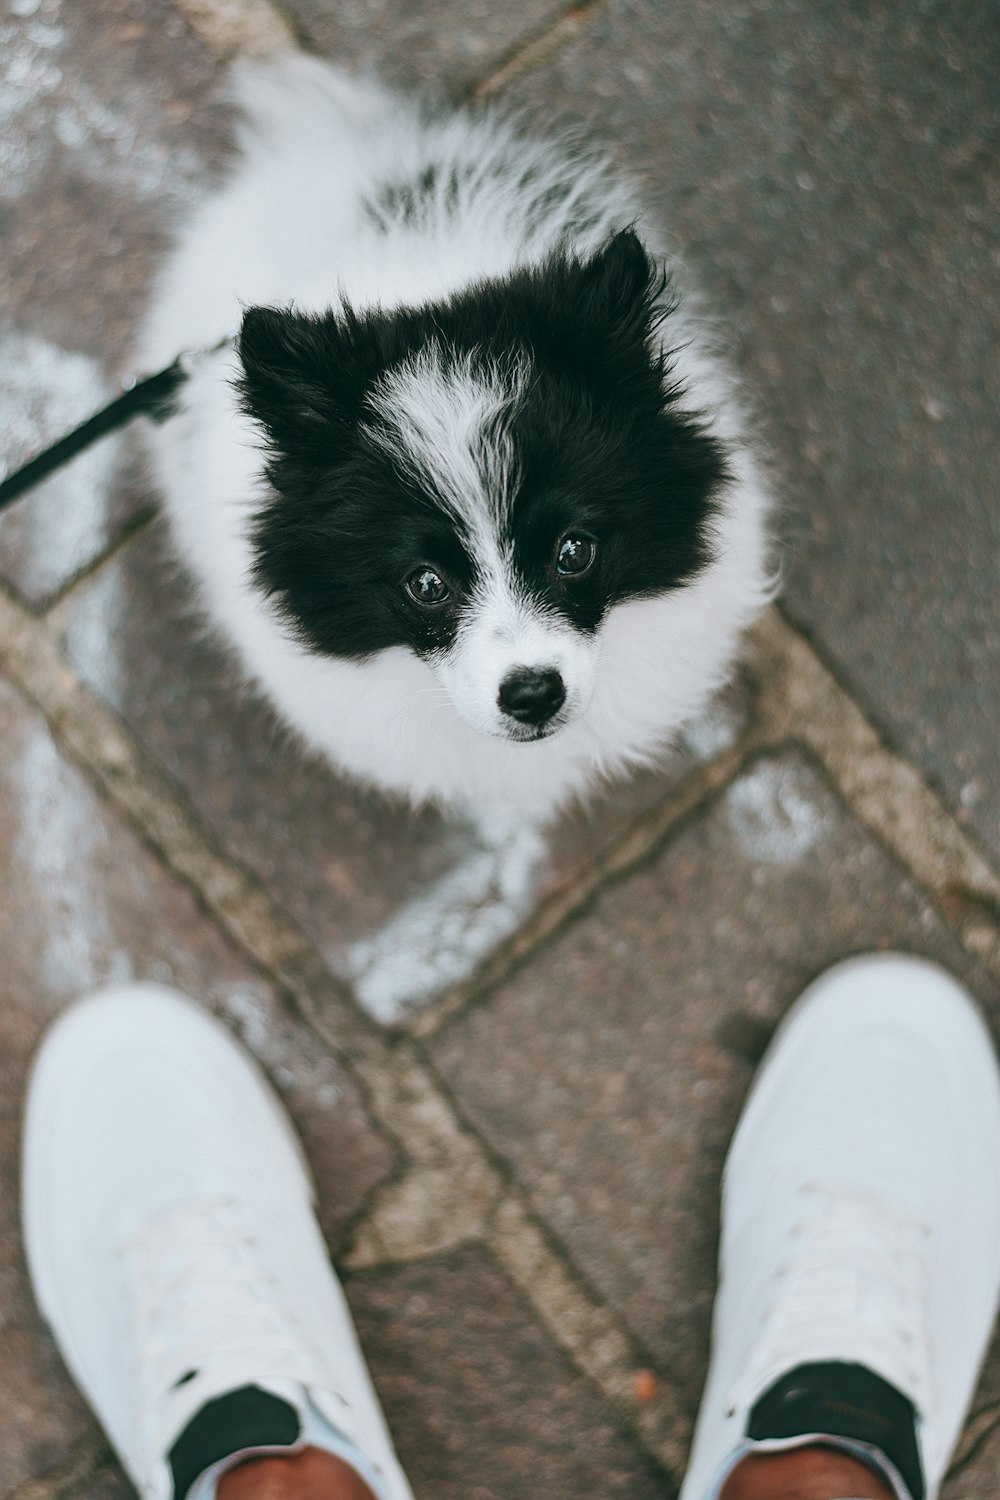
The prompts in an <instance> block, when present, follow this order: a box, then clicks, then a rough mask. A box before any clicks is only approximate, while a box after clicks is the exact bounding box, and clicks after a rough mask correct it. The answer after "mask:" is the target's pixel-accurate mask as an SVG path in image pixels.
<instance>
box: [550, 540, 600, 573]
mask: <svg viewBox="0 0 1000 1500" xmlns="http://www.w3.org/2000/svg"><path fill="white" fill-rule="evenodd" d="M596 556H597V543H596V542H595V541H594V538H593V537H592V536H586V535H584V533H583V532H582V531H577V532H572V533H571V534H570V535H569V536H564V537H563V539H562V541H561V542H560V543H559V546H558V547H557V548H556V572H557V573H562V574H563V576H564V577H567V578H570V577H572V578H578V577H579V576H580V574H581V573H586V571H587V569H588V568H589V567H590V565H591V563H592V562H593V561H594V558H595V557H596Z"/></svg>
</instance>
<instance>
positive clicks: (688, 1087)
mask: <svg viewBox="0 0 1000 1500" xmlns="http://www.w3.org/2000/svg"><path fill="white" fill-rule="evenodd" d="M887 947H902V948H905V949H909V950H912V951H916V952H922V953H927V954H930V955H932V956H937V957H939V958H940V959H942V960H943V961H945V962H946V963H948V964H949V965H951V966H952V967H954V968H955V969H957V970H958V971H960V972H961V971H963V970H964V971H966V972H967V971H968V963H967V961H966V960H965V959H964V958H963V955H962V953H961V952H960V951H959V950H958V949H957V947H956V945H955V944H954V943H953V941H952V940H951V939H950V937H949V936H948V935H947V934H946V933H945V931H944V930H943V929H942V926H941V924H940V922H939V921H938V919H937V918H936V916H935V915H934V913H933V911H932V910H931V909H930V908H929V906H928V904H927V902H926V900H925V899H924V898H923V897H922V896H921V895H920V894H919V893H918V892H917V891H915V890H914V889H913V887H912V886H910V885H909V884H908V883H907V882H906V881H905V880H904V879H903V878H902V877H901V876H900V874H899V872H898V870H897V869H896V868H895V867H894V866H893V865H892V864H891V863H890V861H889V860H888V859H887V858H886V856H885V855H884V854H883V853H882V851H881V850H880V849H879V848H878V847H877V846H876V845H875V844H874V843H873V842H872V841H871V840H870V838H869V837H868V836H867V835H866V834H865V833H864V831H863V830H862V829H861V828H860V827H859V826H858V825H857V824H856V823H855V822H854V820H853V819H852V818H850V817H849V816H848V815H847V814H846V813H845V812H844V810H843V809H842V807H841V806H840V804H839V803H838V802H837V800H836V799H835V798H834V796H833V795H832V793H831V792H830V791H829V789H828V788H827V786H826V785H825V783H824V782H823V781H822V780H821V779H820V777H819V775H818V773H817V772H815V771H814V770H813V769H812V767H811V766H810V764H809V763H808V762H807V761H806V760H805V759H803V758H802V757H800V755H799V754H798V753H797V752H795V751H792V750H789V751H786V752H783V753H781V754H777V755H768V756H765V757H763V758H760V759H757V760H755V761H752V762H751V763H750V765H749V766H748V768H747V769H746V770H745V771H744V772H743V773H742V774H741V775H740V776H739V777H738V778H737V780H736V781H735V782H734V783H733V784H732V785H731V787H730V788H729V789H728V790H727V791H726V792H725V794H724V795H723V796H722V797H721V798H720V799H719V800H718V801H717V802H716V803H715V804H714V806H711V807H710V808H709V809H708V810H707V811H705V812H704V813H703V814H702V815H701V816H699V817H698V818H697V819H695V820H694V821H693V822H691V823H690V824H689V826H688V827H687V828H686V829H684V830H683V831H682V832H680V833H679V834H678V835H677V837H676V838H675V839H674V840H673V841H672V842H671V843H670V844H669V846H668V847H667V848H666V849H665V850H664V851H663V853H662V855H661V856H660V857H659V858H658V859H656V860H655V862H653V863H652V864H651V865H649V866H648V867H647V868H645V869H643V870H641V871H640V872H639V873H637V874H635V875H633V876H632V877H631V878H630V879H628V880H626V881H624V882H622V883H621V884H619V885H616V886H613V887H611V888H610V889H608V890H606V891H605V892H604V893H603V894H602V895H601V896H600V897H599V899H598V900H597V902H596V903H595V904H594V907H593V909H592V910H591V912H590V913H589V914H588V915H586V916H584V917H583V918H581V919H580V920H579V921H577V922H575V923H573V924H572V925H570V926H569V927H568V928H567V929H566V930H565V931H564V932H563V933H562V934H561V935H560V936H559V937H558V939H557V940H556V941H554V942H553V943H552V944H551V945H550V946H549V947H548V948H547V949H545V950H544V951H542V952H541V953H539V954H538V955H537V956H536V957H535V958H534V960H532V961H531V962H530V963H528V964H526V965H525V966H523V967H522V968H521V969H520V970H519V971H518V973H517V974H516V976H515V977H514V978H513V979H512V980H511V981H510V982H509V983H508V984H506V985H504V986H502V987H501V988H500V989H499V990H498V992H497V993H496V994H495V995H494V996H493V997H492V998H491V1000H490V1002H489V1004H487V1005H484V1006H483V1007H482V1008H480V1009H478V1010H475V1011H473V1012H471V1013H470V1014H468V1015H467V1016H465V1017H464V1018H461V1019H459V1020H457V1021H455V1022H453V1023H452V1024H451V1026H450V1027H449V1028H448V1029H446V1030H445V1032H444V1033H443V1034H442V1035H441V1036H440V1037H439V1038H438V1039H437V1040H436V1041H435V1042H434V1043H433V1044H432V1053H433V1056H434V1059H435V1061H436V1064H437V1066H438V1067H439V1069H440V1071H441V1074H442V1076H443V1078H444V1081H445V1083H446V1085H447V1086H448V1087H449V1089H450V1090H451V1091H453V1093H454V1094H455V1096H456V1097H457V1099H458V1100H459V1103H460V1106H461V1107H462V1109H463V1110H464V1112H465V1114H466V1116H467V1118H468V1119H469V1120H470V1121H471V1123H472V1124H473V1125H474V1126H475V1127H476V1128H477V1129H478V1130H480V1131H481V1132H482V1133H483V1134H484V1135H485V1136H486V1138H487V1140H488V1141H489V1142H490V1143H491V1144H492V1146H493V1147H494V1149H495V1150H497V1151H498V1152H499V1153H500V1154H501V1155H502V1156H503V1157H504V1158H505V1159H506V1160H507V1161H508V1162H509V1163H510V1164H511V1165H512V1166H513V1168H514V1169H515V1171H516V1173H517V1176H518V1178H519V1179H520V1181H521V1183H522V1184H523V1186H524V1187H525V1188H526V1190H527V1191H528V1193H529V1196H530V1198H531V1201H532V1203H533V1204H534V1206H535V1208H536V1209H537V1211H538V1212H539V1213H540V1214H541V1215H542V1216H543V1218H544V1219H545V1220H546V1222H547V1223H548V1224H549V1225H550V1227H551V1228H552V1230H553V1231H554V1232H555V1233H556V1235H557V1236H558V1238H559V1241H560V1243H561V1244H562V1245H563V1246H564V1247H565V1248H566V1250H567V1251H568V1253H569V1254H570V1256H571V1258H572V1259H573V1261H574V1262H575V1263H576V1264H577V1266H578V1267H579V1268H580V1269H581V1270H582V1271H583V1272H584V1274H585V1275H586V1276H587V1277H588V1278H589V1280H590V1282H591V1284H592V1285H593V1286H594V1287H596V1289H597V1291H598V1293H599V1294H600V1295H601V1296H603V1297H605V1298H606V1299H607V1300H608V1302H609V1303H610V1305H611V1306H612V1307H613V1308H614V1309H615V1310H616V1311H617V1312H618V1313H619V1314H620V1315H621V1316H622V1317H623V1318H624V1319H625V1321H626V1322H627V1324H628V1326H629V1327H630V1328H631V1330H632V1332H633V1334H634V1335H635V1337H636V1338H637V1339H638V1340H639V1342H640V1344H641V1345H643V1346H644V1347H645V1348H646V1349H648V1350H649V1351H651V1353H652V1355H653V1357H654V1359H655V1361H656V1362H657V1363H658V1364H659V1365H660V1366H661V1368H664V1369H669V1370H670V1371H671V1372H672V1374H673V1376H674V1377H675V1379H676V1380H677V1381H678V1382H679V1384H680V1385H681V1387H682V1389H683V1390H684V1391H685V1392H686V1393H687V1397H688V1400H689V1403H690V1409H691V1411H692V1413H693V1411H694V1408H695V1405H696V1402H697V1399H698V1395H699V1392H700V1389H701V1384H702V1380H703V1376H704V1371H705V1364H706V1356H707V1343H708V1331H709V1315H710V1310H711V1303H712V1296H713V1289H714V1281H713V1277H714V1262H715V1242H716V1230H717V1200H718V1191H719V1177H720V1171H721V1166H722V1161H723V1158H724V1155H725V1151H726V1149H727V1146H728V1142H729V1139H730V1136H731V1133H732V1130H733V1128H734V1126H735V1123H736V1120H737V1117H738V1114H739V1110H740V1107H741V1104H742V1100H743V1098H744V1095H745V1093H746V1090H747V1087H748V1085H749V1082H750V1079H751V1077H752V1073H753V1067H754V1065H755V1063H756V1061H757V1058H758V1055H759V1052H760V1050H761V1047H762V1044H763V1041H764V1039H765V1038H766V1037H767V1035H768V1034H769V1032H770V1030H771V1028H772V1027H773V1025H774V1023H775V1022H776V1020H777V1019H778V1017H779V1016H780V1015H781V1014H782V1013H783V1011H784V1010H785V1009H786V1007H787V1006H788V1005H789V1004H790V1003H791V1001H792V1000H793V999H794V998H795V996H796V995H797V994H798V993H799V992H800V990H801V989H802V988H803V987H804V985H805V984H806V983H807V982H808V981H809V980H810V979H811V978H813V977H814V975H816V974H817V973H818V972H819V971H820V970H822V969H823V968H825V967H826V966H827V965H828V964H829V963H831V962H833V961H835V960H836V959H839V958H843V957H846V956H848V955H849V954H851V953H855V952H859V951H864V950H867V949H871V948H887ZM976 983H977V986H978V987H979V990H980V993H981V994H982V996H983V998H984V999H986V1000H988V1001H989V1002H990V1006H991V1012H990V1014H991V1018H992V1019H993V1020H994V1021H996V1019H997V1016H998V1015H1000V1010H998V1009H997V999H998V997H997V995H996V993H995V991H994V990H993V989H991V987H990V986H989V984H988V982H987V981H984V980H982V979H981V978H977V979H976Z"/></svg>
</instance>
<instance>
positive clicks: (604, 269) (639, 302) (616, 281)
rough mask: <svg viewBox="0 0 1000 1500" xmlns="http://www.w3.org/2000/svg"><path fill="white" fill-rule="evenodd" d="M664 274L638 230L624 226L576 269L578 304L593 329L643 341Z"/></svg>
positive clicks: (653, 316)
mask: <svg viewBox="0 0 1000 1500" xmlns="http://www.w3.org/2000/svg"><path fill="white" fill-rule="evenodd" d="M665 286H666V278H665V276H664V275H663V273H662V272H661V271H660V269H659V267H658V266H657V264H656V262H655V261H654V260H653V257H652V256H651V255H650V254H649V252H648V251H647V250H646V248H645V246H644V245H643V243H642V241H641V240H640V239H639V236H638V235H637V234H636V232H635V230H634V229H622V230H620V231H619V232H618V233H617V234H615V235H613V236H612V237H611V239H610V240H608V242H607V244H606V245H604V246H602V247H601V249H600V250H598V251H597V253H596V255H594V256H592V257H591V259H590V260H587V261H584V262H583V263H582V265H580V266H579V268H578V271H577V287H576V297H575V302H576V307H577V310H578V313H579V314H580V315H581V316H582V317H583V318H584V319H585V320H586V321H587V323H589V324H590V325H591V326H592V327H593V328H595V329H597V330H600V331H601V332H602V333H603V334H604V335H608V334H610V335H611V336H612V337H613V338H615V339H617V340H620V341H621V342H623V343H629V342H635V341H639V342H642V343H645V341H646V340H647V338H648V337H649V334H650V331H651V329H652V327H653V324H654V322H655V321H656V318H657V317H658V315H659V314H658V304H659V302H660V299H661V297H662V294H663V292H664V289H665Z"/></svg>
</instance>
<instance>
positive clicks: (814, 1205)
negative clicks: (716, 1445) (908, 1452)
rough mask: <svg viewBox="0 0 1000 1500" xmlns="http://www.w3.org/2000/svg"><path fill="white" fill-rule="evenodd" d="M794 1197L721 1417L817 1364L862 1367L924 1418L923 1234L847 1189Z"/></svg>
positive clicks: (899, 1208) (896, 1211)
mask: <svg viewBox="0 0 1000 1500" xmlns="http://www.w3.org/2000/svg"><path fill="white" fill-rule="evenodd" d="M802 1197H803V1200H804V1202H803V1211H802V1214H801V1216H800V1218H799V1219H798V1220H797V1222H796V1223H795V1224H794V1225H793V1227H792V1229H791V1231H790V1234H789V1246H788V1254H787V1256H786V1258H785V1259H784V1260H783V1261H782V1262H781V1263H780V1264H779V1265H778V1267H777V1268H776V1270H775V1271H774V1273H773V1279H772V1289H771V1296H770V1297H769V1298H768V1299H767V1300H766V1302H765V1306H764V1308H763V1311H762V1313H761V1318H760V1324H759V1328H758V1332H757V1335H756V1338H755V1341H754V1344H753V1346H752V1347H751V1351H750V1354H749V1356H748V1359H747V1361H746V1364H745V1366H744V1372H743V1374H742V1375H741V1378H740V1379H739V1380H738V1381H737V1383H736V1385H735V1386H734V1388H733V1390H732V1393H731V1395H730V1398H729V1401H728V1403H727V1404H728V1407H729V1413H730V1415H733V1414H735V1412H737V1411H738V1410H740V1409H741V1408H743V1407H744V1405H747V1406H748V1405H749V1404H750V1403H751V1402H752V1401H753V1400H754V1399H756V1397H757V1396H758V1395H760V1394H762V1393H763V1391H764V1390H766V1389H767V1387H768V1386H769V1385H771V1384H773V1382H774V1381H775V1380H776V1379H778V1378H779V1377H780V1376H781V1375H783V1374H785V1373H786V1372H787V1371H789V1370H792V1369H794V1368H795V1367H796V1366H797V1365H802V1364H807V1363H813V1362H815V1361H820V1360H844V1361H846V1362H849V1363H851V1364H861V1365H866V1366H867V1367H868V1368H869V1369H872V1370H874V1371H875V1372H876V1373H877V1374H880V1375H881V1376H882V1377H883V1379H885V1380H888V1381H890V1382H891V1383H892V1384H894V1385H895V1386H896V1387H897V1388H898V1389H899V1390H901V1391H902V1392H903V1393H904V1394H905V1395H907V1396H909V1398H910V1400H911V1401H912V1402H913V1403H914V1405H915V1406H916V1407H917V1409H918V1411H919V1410H923V1411H927V1410H928V1409H929V1381H930V1375H929V1371H928V1365H927V1359H926V1350H927V1338H926V1326H927V1282H926V1277H927V1262H926V1243H927V1239H928V1237H929V1235H930V1232H931V1231H930V1228H929V1226H928V1225H927V1224H926V1223H925V1222H924V1221H923V1220H922V1219H920V1218H919V1217H918V1216H917V1215H915V1214H913V1213H911V1212H910V1211H909V1210H908V1209H906V1208H905V1207H904V1206H903V1205H901V1204H897V1203H892V1202H889V1201H886V1200H885V1199H883V1198H879V1197H877V1196H875V1195H874V1194H871V1193H867V1192H865V1191H864V1190H863V1189H860V1188H857V1187H856V1186H854V1185H852V1184H846V1183H841V1182H833V1181H816V1182H812V1183H808V1184H806V1186H805V1187H804V1188H803V1189H802Z"/></svg>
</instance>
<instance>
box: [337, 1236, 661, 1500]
mask: <svg viewBox="0 0 1000 1500" xmlns="http://www.w3.org/2000/svg"><path fill="white" fill-rule="evenodd" d="M346 1290H347V1295H348V1298H349V1300H350V1302H351V1306H352V1310H353V1312H354V1315H355V1319H356V1322H357V1326H358V1333H359V1335H360V1338H361V1342H362V1346H363V1348H364V1350H365V1353H366V1355H367V1357H368V1359H369V1362H370V1364H371V1368H372V1373H373V1375H374V1378H375V1381H376V1384H377V1385H378V1389H379V1394H380V1396H381V1398H382V1401H383V1404H384V1407H385V1412H386V1416H387V1418H388V1420H389V1425H390V1427H391V1429H392V1432H393V1436H394V1438H395V1440H396V1445H397V1448H398V1451H399V1455H400V1458H401V1460H402V1462H403V1465H404V1467H405V1468H406V1470H407V1473H408V1475H409V1477H410V1480H411V1482H412V1484H413V1487H414V1490H415V1491H416V1494H417V1496H418V1500H511V1497H513V1496H521V1495H523V1496H544V1497H545V1500H579V1497H580V1496H582V1495H592V1494H593V1495H621V1496H628V1497H629V1500H646V1497H648V1500H663V1497H664V1494H665V1492H666V1484H665V1480H664V1477H663V1475H662V1474H661V1473H659V1472H658V1471H657V1470H655V1469H654V1468H653V1467H652V1466H651V1465H650V1464H649V1463H648V1461H647V1460H645V1459H643V1458H642V1457H641V1456H640V1455H639V1454H638V1453H637V1452H636V1450H635V1448H634V1447H633V1445H632V1444H631V1442H630V1441H629V1440H627V1439H626V1438H625V1437H624V1436H623V1434H622V1433H621V1431H620V1430H619V1429H618V1428H617V1427H616V1426H615V1424H614V1423H613V1421H611V1420H610V1419H609V1417H608V1414H607V1412H606V1410H605V1409H604V1408H603V1407H602V1404H601V1402H600V1401H599V1399H598V1398H597V1397H596V1395H595V1392H594V1390H593V1388H592V1387H591V1386H590V1385H589V1383H588V1382H587V1381H586V1380H585V1379H584V1378H583V1377H582V1376H580V1375H579V1374H577V1373H576V1371H574V1370H573V1369H572V1367H571V1366H570V1365H569V1364H568V1362H567V1361H566V1359H565V1357H564V1356H563V1355H562V1354H561V1353H560V1352H559V1351H558V1350H556V1349H555V1348H554V1347H553V1345H552V1343H551V1342H550V1340H549V1338H548V1336H547V1335H546V1334H545V1333H544V1332H543V1331H542V1329H540V1328H539V1326H538V1324H537V1322H536V1321H535V1319H534V1317H533V1316H532V1315H531V1314H530V1313H529V1312H528V1311H527V1309H526V1308H525V1306H524V1304H523V1302H522V1301H521V1299H520V1298H519V1297H518V1295H517V1294H516V1293H515V1291H514V1290H513V1289H512V1287H511V1285H510V1283H509V1282H508V1281H507V1279H506V1278H505V1277H504V1276H503V1275H502V1274H501V1273H500V1272H499V1271H498V1270H497V1268H496V1266H495V1265H494V1263H493V1262H492V1261H491V1260H490V1259H489V1258H488V1256H487V1255H486V1254H485V1253H484V1252H482V1251H480V1250H474V1249H468V1250H463V1251H460V1252H458V1253H455V1254H452V1255H450V1256H446V1257H440V1258H436V1259H432V1260H428V1261H423V1262H419V1263H416V1264H414V1265H411V1266H405V1267H396V1268H393V1269H391V1270H385V1271H377V1272H371V1273H366V1274H365V1275H362V1276H352V1277H351V1278H350V1280H349V1281H348V1283H347V1286H346Z"/></svg>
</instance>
